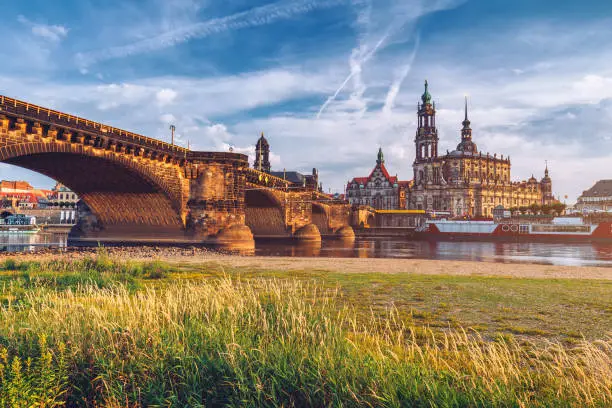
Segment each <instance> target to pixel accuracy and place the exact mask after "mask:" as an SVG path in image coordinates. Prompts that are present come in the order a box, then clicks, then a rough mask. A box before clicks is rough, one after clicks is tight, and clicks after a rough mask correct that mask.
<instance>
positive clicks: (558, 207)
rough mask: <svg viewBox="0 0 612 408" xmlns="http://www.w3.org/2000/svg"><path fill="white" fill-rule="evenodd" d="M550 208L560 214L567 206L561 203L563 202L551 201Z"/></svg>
mask: <svg viewBox="0 0 612 408" xmlns="http://www.w3.org/2000/svg"><path fill="white" fill-rule="evenodd" d="M551 207H552V210H553V211H554V212H555V213H556V214H557V215H561V214H563V212H564V211H565V209H566V208H567V205H565V204H563V203H553V204H552V205H551Z"/></svg>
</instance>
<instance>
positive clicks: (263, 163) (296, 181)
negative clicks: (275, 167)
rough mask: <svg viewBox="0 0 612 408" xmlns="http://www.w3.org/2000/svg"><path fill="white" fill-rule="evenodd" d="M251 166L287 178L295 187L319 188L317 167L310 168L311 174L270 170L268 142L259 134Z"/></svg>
mask: <svg viewBox="0 0 612 408" xmlns="http://www.w3.org/2000/svg"><path fill="white" fill-rule="evenodd" d="M253 168H254V169H256V170H259V171H262V172H264V173H268V174H270V175H272V176H275V177H279V178H282V179H285V180H287V181H288V182H289V183H291V184H292V185H294V186H295V187H306V188H308V189H311V190H321V185H320V184H319V172H318V170H317V169H314V168H313V169H312V174H302V173H300V172H297V171H285V170H283V171H272V168H271V165H270V143H268V140H267V139H266V138H265V137H264V134H263V133H262V134H261V137H260V138H259V139H258V140H257V144H256V145H255V162H254V163H253Z"/></svg>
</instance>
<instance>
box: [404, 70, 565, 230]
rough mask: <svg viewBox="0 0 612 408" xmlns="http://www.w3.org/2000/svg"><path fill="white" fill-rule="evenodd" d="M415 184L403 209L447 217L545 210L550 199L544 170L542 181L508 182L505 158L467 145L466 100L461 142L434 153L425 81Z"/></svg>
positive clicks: (435, 140) (432, 105)
mask: <svg viewBox="0 0 612 408" xmlns="http://www.w3.org/2000/svg"><path fill="white" fill-rule="evenodd" d="M417 116H418V128H417V130H416V136H415V139H414V143H415V149H416V154H415V160H414V163H413V165H412V167H413V170H414V184H413V186H412V188H411V189H410V195H409V200H408V202H409V204H408V208H410V209H418V210H425V211H428V212H430V213H433V212H439V211H443V212H448V213H449V214H450V215H451V216H473V217H487V218H488V217H492V216H493V210H494V209H495V208H496V207H498V206H502V207H504V208H519V207H529V206H531V205H537V206H542V205H550V204H552V203H553V202H554V201H555V200H554V197H553V194H552V180H551V178H550V177H549V175H548V166H547V167H546V170H545V171H544V177H543V178H542V179H541V180H539V181H538V180H537V179H536V178H535V177H534V176H531V178H530V179H529V180H527V181H522V182H513V181H511V178H510V158H509V157H504V156H503V155H501V156H499V155H497V154H489V153H483V152H481V151H479V150H478V147H477V146H476V143H475V142H474V141H473V140H472V128H471V127H470V124H471V123H470V120H469V119H468V110H467V99H466V102H465V119H464V120H463V122H462V125H463V127H462V129H461V142H460V143H459V144H458V145H457V148H456V149H455V150H453V151H452V152H448V151H447V152H446V154H445V155H439V154H438V141H439V138H438V130H437V127H436V104H435V102H433V99H432V96H431V94H430V93H429V89H428V84H427V81H425V92H424V93H423V95H422V96H421V103H419V104H418V105H417Z"/></svg>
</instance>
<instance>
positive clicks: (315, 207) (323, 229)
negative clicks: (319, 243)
mask: <svg viewBox="0 0 612 408" xmlns="http://www.w3.org/2000/svg"><path fill="white" fill-rule="evenodd" d="M329 218H330V209H329V206H327V205H324V204H322V203H319V202H316V201H313V203H312V223H313V224H314V225H316V226H317V228H318V229H319V232H320V233H321V235H327V234H331V233H332V232H333V231H332V230H331V228H330V226H329Z"/></svg>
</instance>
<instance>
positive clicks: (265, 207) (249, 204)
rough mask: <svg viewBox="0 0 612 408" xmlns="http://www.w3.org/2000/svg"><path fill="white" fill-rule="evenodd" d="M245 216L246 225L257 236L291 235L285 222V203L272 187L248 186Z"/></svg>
mask: <svg viewBox="0 0 612 408" xmlns="http://www.w3.org/2000/svg"><path fill="white" fill-rule="evenodd" d="M245 216H246V217H245V219H246V221H245V222H246V225H247V226H248V227H249V228H250V229H251V231H252V232H253V235H254V236H255V237H256V238H266V237H283V236H288V235H290V233H289V232H288V230H287V226H286V222H285V205H284V203H283V202H282V201H281V199H279V198H278V197H277V196H276V195H275V194H274V192H273V191H272V190H270V189H266V188H261V187H252V186H251V187H249V186H247V189H246V191H245Z"/></svg>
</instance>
